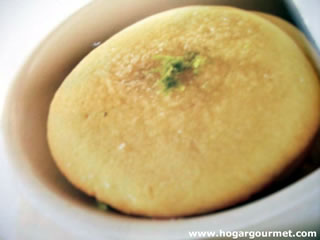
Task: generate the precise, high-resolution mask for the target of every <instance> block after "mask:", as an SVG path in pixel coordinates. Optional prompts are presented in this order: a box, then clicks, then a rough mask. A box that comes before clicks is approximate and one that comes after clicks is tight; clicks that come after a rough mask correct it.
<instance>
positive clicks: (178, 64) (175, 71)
mask: <svg viewBox="0 0 320 240" xmlns="http://www.w3.org/2000/svg"><path fill="white" fill-rule="evenodd" d="M155 59H159V60H161V64H162V65H161V67H160V68H159V69H157V70H158V71H159V72H160V74H161V78H160V79H159V82H160V83H161V84H162V85H163V90H164V92H168V91H169V90H171V89H172V88H180V89H183V85H182V84H181V82H180V81H179V79H178V75H179V74H180V73H182V72H184V71H186V70H190V69H192V70H193V73H194V74H197V73H198V72H199V67H200V66H201V65H202V64H203V63H204V62H205V58H204V57H202V56H200V55H199V54H198V53H196V52H188V53H186V54H185V55H184V56H162V55H159V56H155Z"/></svg>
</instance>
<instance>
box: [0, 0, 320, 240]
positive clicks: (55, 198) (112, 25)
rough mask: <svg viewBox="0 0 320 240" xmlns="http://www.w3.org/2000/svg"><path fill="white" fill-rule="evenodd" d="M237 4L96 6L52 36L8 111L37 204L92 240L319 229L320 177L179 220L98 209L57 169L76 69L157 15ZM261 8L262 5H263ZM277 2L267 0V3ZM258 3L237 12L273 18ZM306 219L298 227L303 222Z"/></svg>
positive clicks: (25, 71) (11, 145)
mask: <svg viewBox="0 0 320 240" xmlns="http://www.w3.org/2000/svg"><path fill="white" fill-rule="evenodd" d="M234 2H235V1H208V0H207V1H206V0H202V1H201V0H194V1H193V0H191V1H178V0H163V1H144V0H143V1H142V0H140V1H130V0H128V1H126V0H122V1H114V2H110V1H94V2H92V3H91V4H89V5H87V6H86V7H84V8H83V9H81V10H80V11H79V12H77V13H76V14H75V15H73V16H71V17H70V18H69V19H68V20H66V21H65V23H63V24H62V25H61V26H60V27H58V28H57V29H56V30H55V31H54V32H53V33H51V34H50V35H49V36H48V37H47V38H46V39H45V40H44V41H43V42H42V43H41V44H40V45H39V47H38V48H37V49H36V51H35V52H34V53H33V54H32V55H31V57H30V58H29V59H28V61H27V62H26V63H25V65H24V67H23V68H22V69H21V70H20V73H19V74H18V76H17V78H16V79H15V81H14V83H13V85H12V87H11V90H10V94H9V96H8V98H7V101H6V105H5V112H4V115H3V117H4V122H5V141H6V145H7V146H6V149H7V156H6V157H8V159H9V161H10V162H11V163H12V166H13V168H14V169H15V172H16V176H17V177H18V178H19V180H20V182H21V186H22V187H21V189H22V190H23V192H24V193H25V194H26V196H27V197H28V199H30V201H31V202H32V203H33V205H34V206H35V207H37V208H39V209H41V212H42V213H43V214H45V215H47V216H49V217H50V218H52V219H53V220H54V221H56V222H57V223H60V224H63V225H65V226H66V227H67V229H70V231H71V232H76V233H77V234H78V235H79V234H80V235H82V236H84V237H88V239H95V240H97V239H122V240H123V239H139V240H143V239H153V240H157V239H161V240H164V239H187V238H188V237H189V235H188V232H189V231H207V230H210V231H219V230H220V229H222V230H259V229H260V230H261V229H293V228H294V227H300V228H301V227H302V229H307V228H311V229H312V228H313V227H315V226H316V224H317V223H318V222H319V221H320V211H319V204H318V203H319V202H318V201H319V199H320V189H319V187H316V186H317V184H318V183H319V180H320V171H319V170H318V171H314V172H313V173H312V174H310V175H308V176H306V177H304V178H303V179H301V180H299V181H298V182H296V183H294V184H291V185H290V186H288V187H286V188H285V189H282V190H280V191H278V192H276V193H274V194H272V195H269V196H267V197H264V198H262V199H259V200H256V201H254V202H250V203H247V204H244V205H241V206H238V207H235V208H232V209H228V210H225V211H220V212H217V213H212V214H207V215H202V216H196V217H190V218H181V219H176V220H151V219H145V218H134V217H129V216H125V215H120V214H117V213H114V212H103V211H100V210H98V209H97V208H96V207H95V206H94V203H93V201H92V200H91V199H89V198H87V197H85V196H84V195H83V194H81V193H80V192H79V191H77V190H76V189H74V188H73V187H72V186H71V185H70V184H69V183H68V182H67V181H66V180H65V178H64V177H62V175H61V174H60V173H59V171H58V169H57V168H56V166H55V164H54V162H53V160H52V157H51V156H50V153H49V149H48V146H47V141H46V120H47V114H48V106H49V103H50V101H51V99H52V97H53V94H54V92H55V91H56V89H57V88H58V86H59V84H60V83H61V82H62V81H63V79H64V77H65V76H66V75H67V74H68V73H69V72H70V70H71V69H72V68H73V67H74V66H75V64H76V63H77V62H78V61H79V60H80V59H81V58H82V57H84V56H85V55H86V54H87V53H88V52H89V51H90V49H91V48H92V43H94V42H97V41H104V40H105V39H107V38H108V37H109V36H111V35H112V34H114V33H115V32H117V31H119V30H120V29H122V28H123V27H125V26H127V25H129V24H131V23H133V22H135V21H137V20H138V19H141V18H143V17H145V16H148V15H151V14H153V13H156V12H159V11H162V10H165V9H169V8H172V7H177V6H182V5H186V4H199V3H200V4H209V3H219V4H221V3H223V4H224V3H227V4H230V3H234ZM261 2H262V1H259V3H261ZM266 2H268V4H273V3H274V1H270V2H269V1H264V4H266ZM256 4H257V2H256V1H249V0H247V1H246V0H245V1H237V6H240V7H246V8H249V9H256V10H259V9H261V8H262V9H264V10H270V11H272V9H273V7H272V6H271V7H270V6H269V5H263V6H261V5H259V6H256ZM298 215H299V216H300V217H299V219H298V220H297V218H296V216H298Z"/></svg>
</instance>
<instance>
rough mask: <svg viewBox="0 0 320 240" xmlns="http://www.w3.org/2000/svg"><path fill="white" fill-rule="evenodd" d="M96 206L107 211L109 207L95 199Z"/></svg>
mask: <svg viewBox="0 0 320 240" xmlns="http://www.w3.org/2000/svg"><path fill="white" fill-rule="evenodd" d="M97 207H98V208H99V209H100V210H103V211H107V210H108V209H109V208H108V205H107V204H105V203H103V202H99V201H97Z"/></svg>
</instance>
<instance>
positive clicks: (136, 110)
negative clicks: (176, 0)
mask: <svg viewBox="0 0 320 240" xmlns="http://www.w3.org/2000/svg"><path fill="white" fill-rule="evenodd" d="M319 122H320V86H319V80H318V79H317V76H316V74H315V72H314V70H313V68H312V66H311V64H310V63H309V61H308V60H307V58H306V56H305V55H304V53H303V52H302V50H301V49H300V48H299V47H298V45H297V44H296V43H295V42H294V41H293V40H292V39H291V37H289V36H288V35H287V34H286V33H285V32H284V31H282V30H281V29H280V28H279V27H277V26H276V25H274V24H273V23H271V22H270V21H269V20H265V19H264V18H262V17H260V16H257V15H256V14H255V13H251V12H249V11H244V10H240V9H235V8H230V7H214V6H192V7H184V8H179V9H173V10H170V11H166V12H163V13H160V14H157V15H154V16H151V17H149V18H146V19H144V20H142V21H140V22H138V23H135V24H134V25H132V26H130V27H128V28H126V29H124V30H122V31H121V32H119V33H118V34H116V35H114V36H113V37H111V38H110V39H108V40H107V41H106V42H105V43H103V44H102V45H101V46H99V47H98V48H96V49H95V50H93V51H92V52H91V53H90V54H89V55H88V56H86V57H85V58H84V59H83V60H82V61H81V62H80V63H79V64H78V65H77V67H76V68H75V69H74V70H73V71H72V72H71V73H70V74H69V76H68V77H67V78H66V79H65V81H64V82H63V83H62V85H61V86H60V88H59V89H58V91H57V92H56V94H55V96H54V98H53V100H52V103H51V106H50V111H49V117H48V142H49V146H50V149H51V152H52V155H53V157H54V160H55V161H56V163H57V166H58V167H59V169H60V170H61V171H62V173H63V174H64V175H65V176H66V177H67V179H68V180H69V181H70V182H71V183H72V184H73V185H75V186H76V187H77V188H79V189H81V190H82V191H83V192H85V193H87V194H88V195H90V196H94V197H95V198H97V200H98V201H101V202H104V203H106V204H108V205H110V206H112V207H113V208H115V209H117V210H119V211H121V212H124V213H127V214H132V215H142V216H152V217H178V216H189V215H195V214H200V213H206V212H209V211H214V210H218V209H222V208H226V207H229V206H232V205H234V204H236V203H239V202H241V201H244V200H246V199H248V198H249V197H250V196H252V195H253V194H255V193H257V192H258V191H260V190H261V189H263V188H264V187H265V186H266V185H268V184H270V183H271V182H272V180H274V179H276V178H277V177H279V176H280V175H281V174H283V173H284V172H285V171H286V169H288V168H290V167H291V166H292V165H294V164H295V161H296V159H297V158H298V156H299V155H300V154H301V153H302V152H303V151H305V149H306V147H307V146H308V145H309V143H310V142H311V140H312V138H313V137H314V135H315V133H316V131H317V129H318V127H319Z"/></svg>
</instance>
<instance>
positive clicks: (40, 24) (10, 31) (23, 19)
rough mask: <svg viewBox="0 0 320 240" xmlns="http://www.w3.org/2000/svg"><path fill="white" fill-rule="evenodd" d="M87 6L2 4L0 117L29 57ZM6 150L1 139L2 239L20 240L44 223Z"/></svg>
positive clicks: (9, 0) (60, 0) (80, 1)
mask: <svg viewBox="0 0 320 240" xmlns="http://www.w3.org/2000/svg"><path fill="white" fill-rule="evenodd" d="M87 2H89V0H67V1H66V0H53V1H48V0H28V1H21V0H0V111H1V116H2V111H3V104H4V99H5V96H6V94H7V90H8V87H9V85H10V82H12V80H13V78H14V76H15V75H16V73H17V70H18V69H19V68H20V66H21V65H22V64H23V62H24V61H25V59H26V57H27V56H29V55H30V54H31V52H32V51H33V49H34V48H35V47H36V46H37V45H38V44H39V42H40V41H41V40H42V39H44V38H45V37H46V35H47V34H48V33H49V32H51V31H52V30H53V29H54V28H55V27H56V26H57V25H58V24H59V23H61V21H63V20H64V19H65V18H66V17H68V16H69V15H70V14H71V13H73V12H74V11H76V10H77V9H79V8H80V7H81V6H83V5H85V4H86V3H87ZM1 124H2V122H1ZM3 147H4V145H3V139H2V135H0V239H1V240H13V239H17V240H18V239H19V238H20V236H21V233H22V232H26V231H27V228H29V227H30V228H33V231H32V232H36V231H41V229H39V228H41V221H38V220H37V219H32V217H37V214H35V213H34V212H33V210H32V209H31V207H30V206H28V205H27V202H26V201H25V200H24V199H22V197H21V195H20V194H19V191H18V188H17V182H16V181H15V179H14V176H13V173H12V170H11V168H10V164H9V163H8V161H7V159H4V158H3V155H2V154H1V153H2V148H3ZM27 208H28V209H27ZM23 214H24V215H29V216H30V223H29V224H25V223H24V218H27V216H22V215H23ZM32 221H34V224H32ZM30 230H31V229H30ZM43 230H44V229H43ZM25 239H28V240H29V239H30V240H31V239H48V238H47V237H46V238H42V237H41V234H40V233H37V237H36V236H26V238H24V239H19V240H25Z"/></svg>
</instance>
